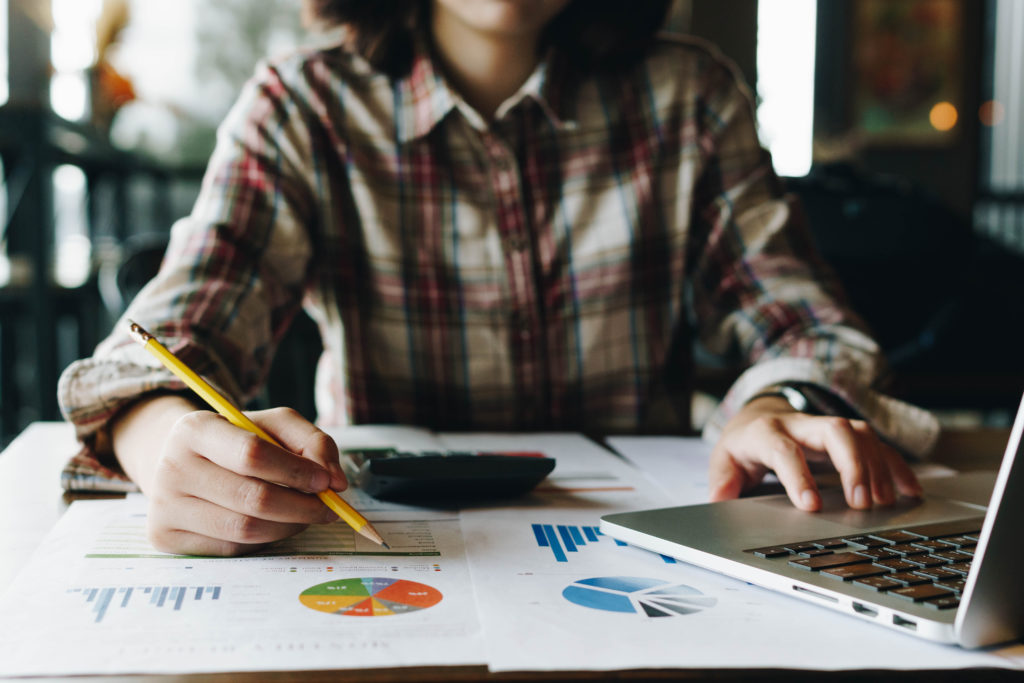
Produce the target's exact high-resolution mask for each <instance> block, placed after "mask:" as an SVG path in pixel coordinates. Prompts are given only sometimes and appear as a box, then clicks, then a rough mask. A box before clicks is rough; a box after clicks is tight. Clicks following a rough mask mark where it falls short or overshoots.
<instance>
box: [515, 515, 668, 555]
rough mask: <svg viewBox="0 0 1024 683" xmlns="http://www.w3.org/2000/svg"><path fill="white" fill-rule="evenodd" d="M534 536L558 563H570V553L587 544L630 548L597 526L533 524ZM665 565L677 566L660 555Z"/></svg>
mask: <svg viewBox="0 0 1024 683" xmlns="http://www.w3.org/2000/svg"><path fill="white" fill-rule="evenodd" d="M531 527H532V529H533V536H534V538H535V539H536V541H537V547H539V548H549V549H550V550H551V554H552V555H554V558H555V561H556V562H568V561H569V557H570V555H569V553H576V552H579V551H580V549H581V548H583V547H585V546H586V545H587V544H594V543H598V542H600V541H601V540H602V539H610V540H611V541H613V542H614V543H615V545H616V546H628V545H629V544H628V543H626V542H625V541H620V540H619V539H617V538H611V537H610V536H605V535H604V534H602V533H601V529H600V528H598V527H596V526H582V525H581V526H572V525H569V524H532V525H531ZM658 557H660V558H661V559H662V561H663V562H664V563H665V564H676V560H675V558H673V557H669V556H668V555H659V556H658Z"/></svg>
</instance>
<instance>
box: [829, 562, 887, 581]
mask: <svg viewBox="0 0 1024 683" xmlns="http://www.w3.org/2000/svg"><path fill="white" fill-rule="evenodd" d="M888 573H889V570H888V569H886V568H885V567H878V566H876V565H873V564H852V565H847V566H845V567H832V568H831V569H822V570H821V575H822V576H827V577H829V578H832V579H841V580H842V581H853V580H854V579H861V578H864V577H866V576H881V575H883V574H888Z"/></svg>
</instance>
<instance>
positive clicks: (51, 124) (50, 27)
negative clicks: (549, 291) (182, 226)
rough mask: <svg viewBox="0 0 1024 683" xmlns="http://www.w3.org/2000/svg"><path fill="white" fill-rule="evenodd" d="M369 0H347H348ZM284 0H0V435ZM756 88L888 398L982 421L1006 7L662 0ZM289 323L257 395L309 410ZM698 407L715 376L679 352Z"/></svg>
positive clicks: (109, 304)
mask: <svg viewBox="0 0 1024 683" xmlns="http://www.w3.org/2000/svg"><path fill="white" fill-rule="evenodd" d="M367 1H370V0H367ZM300 4H301V3H300V0H177V1H176V2H174V3H171V4H167V3H154V2H152V1H151V0H149V1H147V0H0V404H2V405H0V446H2V445H4V444H6V443H7V442H8V441H9V440H10V439H11V438H13V437H14V436H15V435H17V433H18V432H19V431H20V430H22V429H23V428H24V427H25V426H27V425H28V424H29V423H30V422H32V421H35V420H52V419H59V418H60V415H59V412H58V409H57V404H56V382H57V377H58V376H59V374H60V372H61V370H63V368H64V367H66V366H67V365H68V363H70V362H71V361H72V360H74V359H76V358H80V357H83V356H87V355H89V354H90V353H91V352H92V349H93V347H94V346H95V344H96V343H97V342H98V341H99V340H100V339H101V338H102V337H103V336H104V335H105V334H106V333H107V332H108V331H109V329H110V327H111V325H112V324H113V322H114V320H115V319H116V318H117V316H118V315H119V314H120V313H121V312H122V311H123V309H124V307H125V306H126V304H127V302H128V301H130V299H131V297H132V296H133V295H134V293H135V292H136V291H137V290H138V288H139V287H140V286H141V284H142V283H143V282H145V280H146V279H147V278H148V277H149V276H150V275H151V274H152V273H153V272H154V270H155V269H156V267H157V266H158V264H159V260H160V255H161V254H162V250H163V246H164V245H165V243H166V240H167V235H168V231H169V229H170V226H171V225H172V223H173V222H174V220H175V219H177V218H179V217H181V216H183V215H185V214H187V213H188V212H189V211H190V209H191V204H192V202H193V201H194V199H195V196H196V193H197V192H198V186H199V182H200V179H201V176H202V172H203V167H204V164H205V161H206V159H207V157H208V155H209V153H210V152H211V150H212V145H213V140H214V132H215V128H216V126H217V124H218V123H219V121H220V119H221V118H222V117H223V116H224V114H225V113H226V111H227V109H228V108H229V107H230V105H231V103H232V102H233V99H234V97H235V95H236V94H237V92H238V90H239V88H240V86H241V84H242V83H243V82H244V81H245V79H246V78H248V76H249V75H250V74H251V73H252V72H253V69H254V67H255V65H256V63H257V61H258V60H259V59H261V58H263V57H265V56H267V55H273V54H275V53H278V52H283V51H287V50H289V49H291V48H293V47H295V46H297V45H301V44H302V43H303V42H305V41H308V40H310V39H311V36H310V35H309V34H308V33H306V32H305V31H304V29H303V28H302V26H301V23H300V18H299V17H300ZM666 28H667V29H669V30H672V31H677V32H683V33H689V34H692V35H696V36H700V37H703V38H707V39H709V40H711V41H713V42H715V43H716V44H718V45H719V47H721V48H722V50H723V51H724V52H725V53H726V54H727V55H729V56H730V57H731V58H732V59H734V60H735V61H736V62H737V64H738V65H739V67H740V69H741V70H742V71H743V73H744V75H745V77H746V78H747V80H748V82H749V83H750V85H751V87H752V88H753V90H754V92H755V93H756V98H757V106H758V122H759V126H760V129H761V135H762V140H763V142H764V144H765V145H766V146H767V147H768V148H769V149H770V150H771V151H772V154H773V157H774V160H775V164H776V168H777V170H778V172H779V173H780V175H782V176H784V178H785V181H786V183H787V184H788V186H789V188H790V189H791V191H793V192H795V193H797V194H799V195H800V196H801V197H802V198H803V200H804V205H805V208H806V211H807V213H808V216H809V218H810V220H811V225H812V230H813V232H814V237H815V239H816V241H817V243H818V245H819V247H820V249H821V250H822V252H823V254H824V256H825V257H826V259H827V260H829V261H830V262H831V263H832V265H833V266H835V268H836V269H837V271H838V273H839V275H840V277H841V279H842V280H843V282H844V284H845V285H846V287H847V290H848V292H849V294H850V297H851V299H852V301H853V304H854V306H855V307H856V308H857V309H858V310H859V311H860V312H861V313H862V314H863V315H864V316H865V317H866V318H867V320H868V322H869V323H870V324H871V325H872V327H873V329H874V331H875V334H876V336H877V337H878V339H879V340H880V341H881V343H882V345H883V347H884V348H885V350H886V353H887V355H888V357H889V361H890V365H891V373H890V375H889V376H888V377H887V378H886V383H887V387H888V390H889V392H890V393H892V394H894V395H897V396H900V397H903V398H906V399H908V400H911V401H913V402H916V403H918V404H920V405H923V406H926V407H929V408H931V409H933V410H936V411H938V412H939V414H940V416H941V418H942V420H943V421H944V422H945V423H946V424H956V425H958V426H962V425H995V426H1000V425H1003V424H1005V423H1006V421H1007V420H1008V419H1009V418H1010V417H1011V416H1012V414H1013V412H1014V410H1015V408H1016V403H1017V401H1018V400H1019V398H1020V394H1021V391H1022V390H1024V352H1022V347H1024V344H1022V343H1021V339H1022V336H1021V333H1022V332H1024V267H1022V266H1024V73H1022V70H1024V2H1020V0H676V2H675V5H674V7H673V10H672V13H671V16H670V18H669V23H668V26H667V27H666ZM318 348H319V340H318V339H317V338H316V331H315V328H313V327H312V325H311V324H310V323H309V322H308V320H303V321H300V322H299V323H298V324H297V325H296V327H295V329H294V330H293V332H292V333H291V334H290V337H289V340H288V341H287V342H286V344H285V345H284V347H283V348H282V352H281V353H280V354H279V357H278V359H277V361H276V363H275V369H274V370H273V371H272V373H271V378H270V382H269V384H268V389H267V393H266V396H265V397H263V399H262V401H263V402H264V403H266V404H270V403H273V404H289V405H292V406H294V407H296V408H298V409H299V410H300V411H301V412H303V413H305V414H307V415H309V416H312V414H313V413H312V411H313V408H312V389H311V385H310V384H309V383H308V382H306V381H304V380H302V379H299V380H296V377H298V378H308V377H310V376H311V373H312V369H313V367H314V366H315V361H316V355H317V352H318ZM699 360H700V378H699V388H700V389H701V392H702V395H704V396H707V397H709V398H710V400H714V397H716V396H718V395H720V394H721V393H722V392H723V391H724V389H725V387H727V386H728V383H729V382H730V381H731V380H732V378H733V377H734V376H735V372H736V371H735V369H734V368H733V365H732V363H731V361H730V359H728V358H713V357H710V356H708V355H707V354H703V353H701V354H700V355H699Z"/></svg>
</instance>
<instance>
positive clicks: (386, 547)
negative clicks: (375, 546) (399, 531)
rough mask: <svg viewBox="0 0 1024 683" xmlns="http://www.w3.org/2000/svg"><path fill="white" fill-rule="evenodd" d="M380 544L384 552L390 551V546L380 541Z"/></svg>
mask: <svg viewBox="0 0 1024 683" xmlns="http://www.w3.org/2000/svg"><path fill="white" fill-rule="evenodd" d="M380 544H381V545H382V546H384V548H385V549H386V550H391V546H389V545H388V544H387V543H386V542H385V541H381V542H380Z"/></svg>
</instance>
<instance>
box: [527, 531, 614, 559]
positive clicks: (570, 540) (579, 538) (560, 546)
mask: <svg viewBox="0 0 1024 683" xmlns="http://www.w3.org/2000/svg"><path fill="white" fill-rule="evenodd" d="M531 526H532V528H533V535H534V538H535V539H536V541H537V547H539V548H550V549H551V553H552V555H554V557H555V561H556V562H568V561H569V555H568V553H575V552H579V550H580V548H582V547H584V546H586V545H587V544H588V543H591V544H592V543H597V542H598V541H599V540H600V539H599V538H598V536H599V535H600V534H601V532H600V531H598V529H597V527H596V526H572V525H568V524H557V525H553V524H533V525H531Z"/></svg>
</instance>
